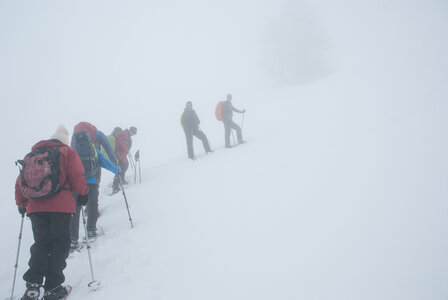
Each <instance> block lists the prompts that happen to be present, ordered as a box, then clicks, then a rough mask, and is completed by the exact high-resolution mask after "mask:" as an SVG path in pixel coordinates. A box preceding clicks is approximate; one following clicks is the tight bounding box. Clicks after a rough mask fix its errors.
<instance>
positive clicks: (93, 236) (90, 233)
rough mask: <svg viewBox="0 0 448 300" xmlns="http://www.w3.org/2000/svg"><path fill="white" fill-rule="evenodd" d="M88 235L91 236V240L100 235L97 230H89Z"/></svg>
mask: <svg viewBox="0 0 448 300" xmlns="http://www.w3.org/2000/svg"><path fill="white" fill-rule="evenodd" d="M87 237H88V238H89V240H94V239H96V238H97V237H98V234H97V233H96V231H87Z"/></svg>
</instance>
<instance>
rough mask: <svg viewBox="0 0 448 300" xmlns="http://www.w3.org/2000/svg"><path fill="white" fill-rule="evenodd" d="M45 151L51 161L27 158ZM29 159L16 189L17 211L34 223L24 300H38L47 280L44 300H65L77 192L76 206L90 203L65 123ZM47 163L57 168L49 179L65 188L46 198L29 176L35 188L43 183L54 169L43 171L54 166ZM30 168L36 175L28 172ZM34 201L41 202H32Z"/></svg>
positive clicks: (42, 190)
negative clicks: (65, 273) (36, 189)
mask: <svg viewBox="0 0 448 300" xmlns="http://www.w3.org/2000/svg"><path fill="white" fill-rule="evenodd" d="M42 152H43V153H44V154H40V155H44V156H45V155H47V158H43V159H35V160H32V159H31V160H30V159H29V158H30V157H32V155H35V154H39V153H42ZM45 153H46V154H45ZM29 156H30V157H29ZM27 157H28V159H29V160H27ZM27 157H25V159H24V165H23V170H22V171H21V175H19V177H18V178H17V181H16V185H15V199H16V203H17V206H18V209H19V213H20V214H21V215H22V216H23V215H24V214H25V213H26V214H27V216H28V217H29V218H30V219H31V224H32V229H33V236H34V244H33V245H32V246H31V249H30V252H31V258H30V260H29V263H28V264H29V267H30V268H29V269H28V271H26V272H25V274H24V275H23V279H24V280H25V281H26V288H27V289H26V291H25V294H24V295H23V296H22V298H21V299H22V300H34V299H38V298H39V297H40V288H41V287H42V284H43V281H44V278H45V283H44V285H43V287H44V289H45V294H44V298H43V299H65V296H67V294H68V293H69V290H68V288H67V287H65V286H62V283H63V282H64V281H65V277H64V273H63V270H64V269H65V267H66V262H65V260H66V259H67V257H68V253H69V249H70V219H71V215H72V214H74V213H75V212H76V207H75V206H76V204H75V198H74V197H73V192H76V193H77V194H78V202H79V203H80V204H81V205H86V204H87V202H88V196H87V194H88V192H89V189H88V186H87V184H86V180H85V178H84V176H83V173H84V168H83V165H82V163H81V160H80V158H79V156H78V154H77V153H76V151H75V150H73V149H72V148H70V147H69V146H68V131H67V129H66V128H65V127H64V126H62V125H60V126H59V127H58V128H57V131H56V132H55V133H54V134H53V135H52V136H51V138H50V140H42V141H40V142H38V143H37V144H36V145H34V146H33V148H32V152H31V153H30V154H28V156H27ZM42 161H44V163H42ZM48 161H51V162H53V165H55V166H57V167H56V168H51V169H52V170H51V171H50V172H51V175H53V176H50V178H52V177H53V178H56V182H57V183H58V184H60V186H62V187H61V188H59V192H58V190H55V192H54V193H53V194H48V195H49V197H48V198H45V195H40V196H39V195H38V193H36V192H35V190H34V189H32V188H30V187H29V186H30V185H31V184H32V181H33V180H32V178H30V177H29V176H30V175H31V176H33V175H34V184H36V183H37V184H40V183H41V182H42V181H43V180H45V178H46V176H47V173H48V170H49V169H50V168H49V167H47V168H45V166H49V165H50V166H51V164H48V163H46V162H48ZM32 168H34V169H32ZM31 169H32V172H29V171H30V170H31ZM22 174H23V176H22ZM39 175H40V176H42V177H40V178H41V179H38V180H37V181H36V176H37V177H39ZM47 183H48V181H47ZM58 186H59V185H58ZM44 190H45V189H41V190H40V193H44ZM36 197H40V198H43V199H41V200H34V199H36Z"/></svg>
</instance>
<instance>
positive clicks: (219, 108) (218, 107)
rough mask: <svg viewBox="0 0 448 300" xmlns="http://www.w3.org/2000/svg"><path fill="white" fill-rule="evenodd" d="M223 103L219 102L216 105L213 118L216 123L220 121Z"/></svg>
mask: <svg viewBox="0 0 448 300" xmlns="http://www.w3.org/2000/svg"><path fill="white" fill-rule="evenodd" d="M223 103H224V102H223V101H219V102H218V104H217V105H216V109H215V116H216V119H217V120H218V121H222V104H223Z"/></svg>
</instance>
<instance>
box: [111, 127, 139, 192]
mask: <svg viewBox="0 0 448 300" xmlns="http://www.w3.org/2000/svg"><path fill="white" fill-rule="evenodd" d="M136 134H137V128H135V127H134V126H131V127H130V128H129V129H126V130H122V131H120V132H118V133H117V134H116V136H115V154H116V155H117V158H118V166H119V167H120V170H121V172H120V174H118V175H115V178H114V182H113V187H112V193H113V194H115V193H117V192H118V191H119V190H120V188H119V183H120V178H119V177H118V176H121V180H122V182H123V183H126V181H125V175H126V171H127V169H128V167H129V162H128V157H127V156H128V153H129V150H131V147H132V138H131V137H132V136H134V135H136Z"/></svg>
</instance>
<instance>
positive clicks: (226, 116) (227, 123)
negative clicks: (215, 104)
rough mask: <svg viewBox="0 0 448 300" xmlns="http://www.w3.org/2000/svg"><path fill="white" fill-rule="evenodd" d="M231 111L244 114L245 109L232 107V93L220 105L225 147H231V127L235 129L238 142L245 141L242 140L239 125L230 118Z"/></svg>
mask: <svg viewBox="0 0 448 300" xmlns="http://www.w3.org/2000/svg"><path fill="white" fill-rule="evenodd" d="M233 112H237V113H240V114H244V113H245V112H246V110H245V109H243V110H238V109H236V108H235V107H233V105H232V95H231V94H228V95H227V101H224V102H222V107H221V118H222V123H223V124H224V136H225V144H226V148H232V146H231V145H230V133H231V130H232V129H235V131H236V135H237V139H238V144H244V143H245V141H244V140H243V133H242V131H241V127H240V126H239V125H238V124H236V123H235V122H234V121H233V120H232V117H233Z"/></svg>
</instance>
